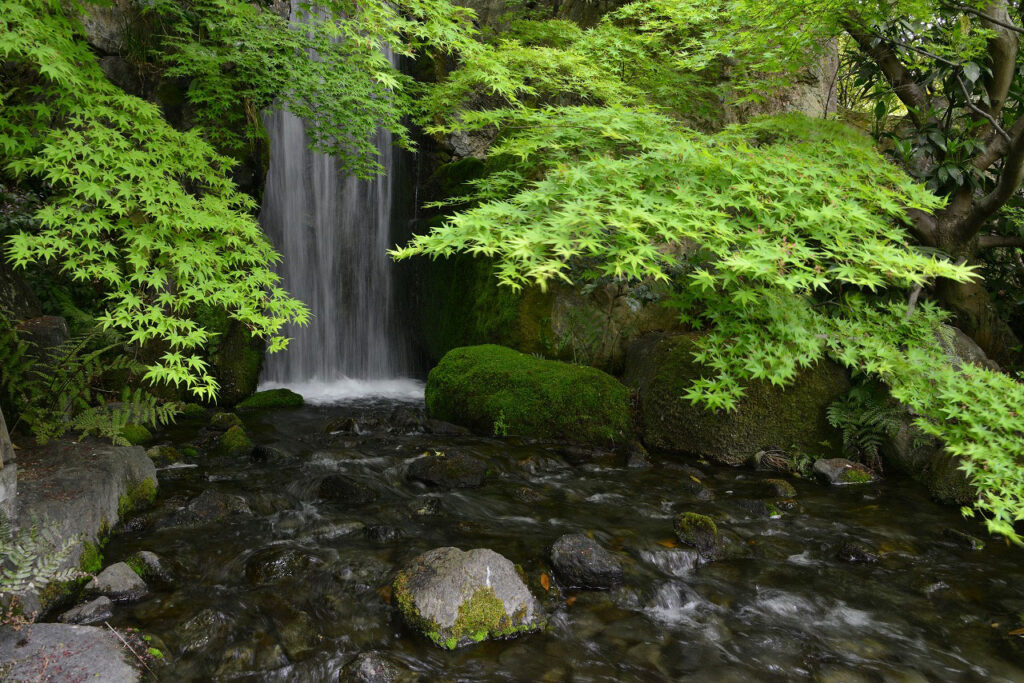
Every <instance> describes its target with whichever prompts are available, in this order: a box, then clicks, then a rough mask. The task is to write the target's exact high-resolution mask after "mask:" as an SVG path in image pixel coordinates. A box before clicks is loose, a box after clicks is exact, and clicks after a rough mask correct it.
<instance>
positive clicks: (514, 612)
mask: <svg viewBox="0 0 1024 683" xmlns="http://www.w3.org/2000/svg"><path fill="white" fill-rule="evenodd" d="M392 589H393V591H392V593H393V595H394V597H395V603H396V604H397V605H398V608H399V609H400V610H401V612H402V615H403V616H404V617H405V619H406V621H407V622H408V623H409V624H410V625H411V626H412V627H413V628H415V629H417V630H418V631H420V632H421V633H423V634H424V635H426V636H427V637H428V638H429V639H430V640H432V641H433V642H434V644H435V645H437V646H439V647H443V648H447V649H449V650H451V649H455V648H457V647H462V646H464V645H470V644H472V643H475V642H480V641H481V640H485V639H488V638H490V639H494V638H509V637H513V636H516V635H518V634H520V633H525V632H528V631H535V630H538V629H540V628H542V627H543V626H544V624H545V621H544V619H543V617H542V614H541V608H540V604H539V603H538V602H537V599H536V598H534V597H533V595H532V594H531V593H530V590H529V589H528V588H527V587H526V584H525V583H523V580H522V579H521V578H520V576H519V573H518V572H517V571H516V567H515V566H514V565H513V564H512V563H511V562H510V561H509V560H508V559H506V558H505V557H502V556H501V555H499V554H498V553H496V552H494V551H493V550H488V549H485V548H476V549H474V550H469V551H462V550H459V549H458V548H453V547H444V548H435V549H434V550H429V551H427V552H425V553H423V554H422V555H420V556H419V557H417V558H416V559H414V560H413V561H412V563H411V564H410V565H409V566H407V567H406V568H405V569H403V570H402V571H400V572H399V573H398V576H397V577H395V581H394V584H393V586H392Z"/></svg>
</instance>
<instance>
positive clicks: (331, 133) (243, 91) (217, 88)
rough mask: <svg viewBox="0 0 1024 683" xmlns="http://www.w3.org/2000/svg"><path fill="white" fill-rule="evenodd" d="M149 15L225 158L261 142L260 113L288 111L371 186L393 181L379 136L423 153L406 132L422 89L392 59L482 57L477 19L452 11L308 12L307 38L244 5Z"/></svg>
mask: <svg viewBox="0 0 1024 683" xmlns="http://www.w3.org/2000/svg"><path fill="white" fill-rule="evenodd" d="M145 11H146V14H147V17H148V19H149V21H150V22H151V23H152V24H153V25H154V27H156V30H157V32H158V34H159V35H160V37H159V39H158V40H157V43H158V45H157V48H156V51H155V52H156V57H157V59H158V60H160V61H162V62H163V63H164V64H165V65H166V66H167V67H168V68H167V74H168V75H169V76H182V77H187V78H189V79H190V85H189V89H188V92H187V97H188V100H189V102H191V103H192V104H193V105H194V106H195V107H196V111H197V116H198V120H199V123H200V125H202V126H203V127H204V128H205V135H206V136H207V137H208V138H209V139H210V140H211V141H213V142H214V143H215V144H216V145H217V146H218V147H219V148H220V149H225V150H230V149H235V148H238V147H240V146H242V145H243V143H245V142H246V141H250V142H251V141H252V140H254V139H256V138H257V137H258V136H259V135H260V130H259V128H260V124H259V120H258V116H259V115H260V112H261V111H263V110H264V109H266V108H268V107H271V106H273V107H280V108H283V109H286V110H288V111H290V112H291V113H293V114H295V115H296V116H300V117H302V118H304V119H306V121H307V129H306V130H307V133H308V134H309V136H310V139H311V141H312V142H313V144H314V146H315V147H316V148H317V149H319V150H321V151H324V152H327V153H329V154H332V155H334V156H335V157H337V158H338V159H339V160H340V161H341V162H342V164H343V165H344V166H345V167H346V168H347V169H348V170H349V171H350V172H352V173H353V174H355V175H357V176H359V177H363V178H366V177H370V176H373V175H375V174H376V173H379V172H380V171H381V170H382V168H381V166H380V164H379V163H378V162H377V148H376V141H375V136H376V132H377V129H378V128H379V127H380V128H386V129H388V130H391V131H392V132H393V133H395V135H396V136H397V138H398V141H399V143H400V144H402V145H404V146H407V147H409V146H411V145H412V140H411V138H410V136H409V133H408V130H407V129H406V127H405V126H404V125H403V123H402V117H403V115H404V114H405V112H406V111H407V110H408V108H409V90H410V88H411V86H412V82H411V79H410V78H409V77H408V76H406V75H404V74H402V72H401V71H399V70H398V68H397V67H396V66H394V65H393V64H392V63H391V62H390V61H389V60H388V57H387V55H386V54H385V52H384V51H383V50H382V47H383V46H385V45H388V46H392V47H393V48H394V49H395V50H396V52H398V53H400V54H403V55H411V54H412V53H413V51H414V50H417V49H430V50H436V51H439V52H442V53H443V52H448V51H451V50H452V49H454V47H455V46H459V47H460V48H461V49H463V50H465V49H471V45H470V44H469V41H470V36H471V33H470V31H469V30H468V26H469V18H470V16H471V13H470V12H469V11H468V10H466V9H464V8H459V7H456V6H454V5H452V4H450V3H449V2H447V0H399V1H398V2H383V1H381V0H371V1H370V2H354V1H353V0H326V1H324V2H317V3H315V7H313V6H312V3H301V4H300V10H299V17H298V19H297V21H299V22H301V24H302V28H301V30H295V28H294V27H293V26H292V25H291V23H290V22H289V20H288V19H284V18H282V17H280V16H278V15H277V14H275V13H274V12H273V11H272V10H270V9H268V8H266V7H262V6H260V4H258V3H251V2H244V1H242V0H188V1H187V2H179V1H178V0H156V2H153V3H150V4H149V5H147V7H146V10H145ZM311 54H315V55H316V58H315V59H313V58H311V57H310V55H311Z"/></svg>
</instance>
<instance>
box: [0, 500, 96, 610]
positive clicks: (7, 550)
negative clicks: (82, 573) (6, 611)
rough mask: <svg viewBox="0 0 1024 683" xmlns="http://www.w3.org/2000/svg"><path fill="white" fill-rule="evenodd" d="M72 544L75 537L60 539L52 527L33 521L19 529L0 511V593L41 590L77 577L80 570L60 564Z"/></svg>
mask: <svg viewBox="0 0 1024 683" xmlns="http://www.w3.org/2000/svg"><path fill="white" fill-rule="evenodd" d="M73 547H74V539H64V540H60V539H59V538H58V536H57V534H56V532H55V531H54V530H53V529H50V528H42V529H40V526H39V524H38V523H34V524H33V525H32V526H31V527H30V528H28V529H21V530H16V529H14V528H12V526H11V523H10V521H9V520H8V519H7V516H6V515H4V514H0V595H2V596H10V595H17V594H19V593H24V592H26V591H29V590H37V591H38V590H40V589H42V588H44V587H46V586H47V585H48V584H51V583H56V582H62V581H71V580H73V579H75V578H77V577H78V576H79V572H78V571H77V570H75V569H62V568H61V566H62V565H63V564H64V563H65V561H66V560H67V558H68V556H69V555H70V554H71V550H72V548H73Z"/></svg>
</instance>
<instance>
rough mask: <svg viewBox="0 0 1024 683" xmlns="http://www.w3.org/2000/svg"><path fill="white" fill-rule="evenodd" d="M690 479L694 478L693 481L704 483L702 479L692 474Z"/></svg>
mask: <svg viewBox="0 0 1024 683" xmlns="http://www.w3.org/2000/svg"><path fill="white" fill-rule="evenodd" d="M690 479H692V480H693V481H695V482H697V483H698V484H702V483H703V482H702V481H701V480H700V479H698V478H697V477H695V476H693V475H692V474H691V475H690Z"/></svg>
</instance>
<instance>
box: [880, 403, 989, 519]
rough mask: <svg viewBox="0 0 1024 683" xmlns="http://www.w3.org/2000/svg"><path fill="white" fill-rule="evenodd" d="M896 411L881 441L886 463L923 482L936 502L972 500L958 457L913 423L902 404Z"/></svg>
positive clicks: (971, 489) (974, 495)
mask: <svg viewBox="0 0 1024 683" xmlns="http://www.w3.org/2000/svg"><path fill="white" fill-rule="evenodd" d="M900 411H901V412H900V417H899V425H898V426H897V428H896V429H895V430H894V432H893V433H892V435H891V436H890V438H889V439H887V440H886V441H885V442H884V443H883V444H882V448H881V452H882V456H883V458H884V459H885V464H886V467H887V468H889V469H892V470H894V471H897V472H903V473H904V474H907V475H909V476H910V477H912V478H913V479H914V480H916V481H918V482H919V483H921V484H923V485H924V487H925V488H927V489H928V493H930V494H931V496H932V498H934V499H935V500H937V501H938V502H940V503H945V504H947V505H970V504H971V503H972V502H974V500H975V499H976V498H977V497H978V491H977V489H976V488H975V487H974V486H973V485H971V483H970V481H969V480H968V479H967V474H966V473H965V472H964V471H963V470H961V469H960V459H959V458H957V457H955V456H953V455H951V454H950V453H948V452H947V451H946V449H945V448H943V446H942V443H941V442H940V441H939V440H938V439H936V438H934V437H932V436H927V435H925V434H924V433H922V432H921V431H920V430H919V429H918V428H917V427H916V426H914V424H913V416H912V415H911V414H910V413H909V411H908V410H907V409H906V408H905V407H900Z"/></svg>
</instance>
